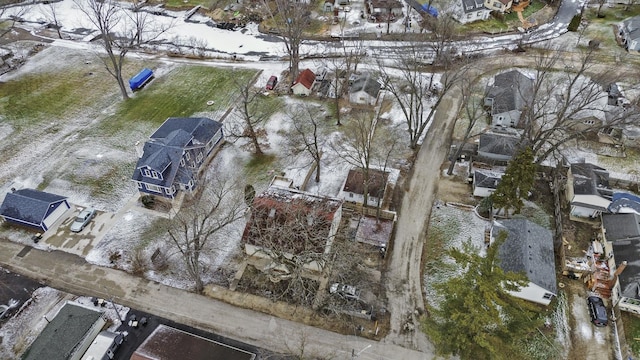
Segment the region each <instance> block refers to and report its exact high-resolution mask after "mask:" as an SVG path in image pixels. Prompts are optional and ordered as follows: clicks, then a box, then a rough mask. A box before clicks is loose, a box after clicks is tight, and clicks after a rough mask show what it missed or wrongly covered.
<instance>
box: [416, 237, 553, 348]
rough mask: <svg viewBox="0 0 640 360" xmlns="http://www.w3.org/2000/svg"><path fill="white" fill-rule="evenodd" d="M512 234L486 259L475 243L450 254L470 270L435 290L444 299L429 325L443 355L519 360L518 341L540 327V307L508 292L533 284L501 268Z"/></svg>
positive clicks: (502, 240)
mask: <svg viewBox="0 0 640 360" xmlns="http://www.w3.org/2000/svg"><path fill="white" fill-rule="evenodd" d="M506 235H507V234H506V232H501V233H500V234H499V236H498V239H497V240H496V241H495V242H494V244H493V245H492V246H491V247H490V248H489V249H488V250H487V254H486V256H485V257H483V256H482V255H480V254H479V249H478V248H476V247H474V246H473V245H472V244H471V242H467V243H465V244H464V245H463V248H462V250H459V249H451V250H449V251H448V255H450V256H451V257H452V258H453V259H454V260H455V261H456V265H457V266H458V267H462V268H463V269H465V271H464V272H463V273H462V274H460V275H459V276H455V277H452V278H450V279H449V280H447V281H446V282H443V283H440V284H436V285H435V288H436V291H437V292H438V293H439V294H440V295H442V296H443V300H442V301H441V303H440V305H439V307H438V308H436V309H434V310H433V313H432V314H433V315H434V316H433V321H431V322H429V323H428V324H423V325H424V326H423V327H424V331H425V332H426V333H427V334H428V335H429V336H430V338H431V340H432V341H433V342H434V344H435V346H436V349H437V350H438V351H439V352H440V353H442V354H453V355H458V356H460V358H461V359H463V360H464V359H474V360H483V359H509V358H513V356H514V355H515V354H517V353H519V351H518V350H517V349H516V348H515V345H514V344H515V343H516V340H517V339H518V338H520V337H523V336H527V335H528V334H530V333H531V332H532V331H535V329H536V327H538V326H540V324H541V321H542V319H541V317H539V316H537V313H536V311H535V310H536V307H535V305H533V304H531V303H528V302H526V301H525V300H522V299H519V298H516V297H514V296H512V295H509V293H508V291H516V290H518V289H520V288H521V287H522V286H525V285H526V284H527V283H528V280H526V277H525V276H524V274H517V273H513V272H506V273H505V272H504V271H503V270H502V269H501V268H500V266H499V257H498V256H499V255H498V250H499V247H500V244H502V243H503V242H504V241H505V240H506Z"/></svg>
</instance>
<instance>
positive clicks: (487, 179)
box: [473, 169, 504, 197]
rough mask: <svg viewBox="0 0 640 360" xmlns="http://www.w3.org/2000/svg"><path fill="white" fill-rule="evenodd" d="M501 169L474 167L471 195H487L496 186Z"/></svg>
mask: <svg viewBox="0 0 640 360" xmlns="http://www.w3.org/2000/svg"><path fill="white" fill-rule="evenodd" d="M503 175H504V172H503V171H494V170H486V169H475V170H474V171H473V196H479V197H488V196H490V195H491V194H493V192H494V191H496V189H497V188H498V184H500V180H502V176H503Z"/></svg>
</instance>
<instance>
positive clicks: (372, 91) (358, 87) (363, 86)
mask: <svg viewBox="0 0 640 360" xmlns="http://www.w3.org/2000/svg"><path fill="white" fill-rule="evenodd" d="M381 88H382V85H380V83H379V82H378V80H377V79H376V78H374V77H373V76H372V75H371V74H369V73H365V74H362V75H360V76H359V77H357V78H356V79H355V80H353V82H351V84H350V85H349V102H351V103H352V104H362V105H371V106H373V105H375V104H376V103H377V102H378V95H379V94H380V89H381Z"/></svg>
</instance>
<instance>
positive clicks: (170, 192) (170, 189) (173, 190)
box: [164, 186, 176, 195]
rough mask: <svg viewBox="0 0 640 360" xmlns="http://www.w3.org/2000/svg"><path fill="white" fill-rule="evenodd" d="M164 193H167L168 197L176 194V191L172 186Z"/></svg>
mask: <svg viewBox="0 0 640 360" xmlns="http://www.w3.org/2000/svg"><path fill="white" fill-rule="evenodd" d="M164 192H165V193H167V195H173V193H175V192H176V189H175V188H174V187H173V186H172V187H170V188H165V189H164Z"/></svg>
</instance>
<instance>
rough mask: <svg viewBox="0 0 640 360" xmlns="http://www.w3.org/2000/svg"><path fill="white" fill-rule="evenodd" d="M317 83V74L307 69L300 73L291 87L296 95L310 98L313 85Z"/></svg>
mask: <svg viewBox="0 0 640 360" xmlns="http://www.w3.org/2000/svg"><path fill="white" fill-rule="evenodd" d="M315 81H316V74H314V73H313V71H311V70H309V69H305V70H303V71H302V72H300V75H298V78H297V79H296V81H294V82H293V85H292V86H291V91H292V92H293V94H294V95H299V96H309V95H311V91H312V90H313V83H315Z"/></svg>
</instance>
